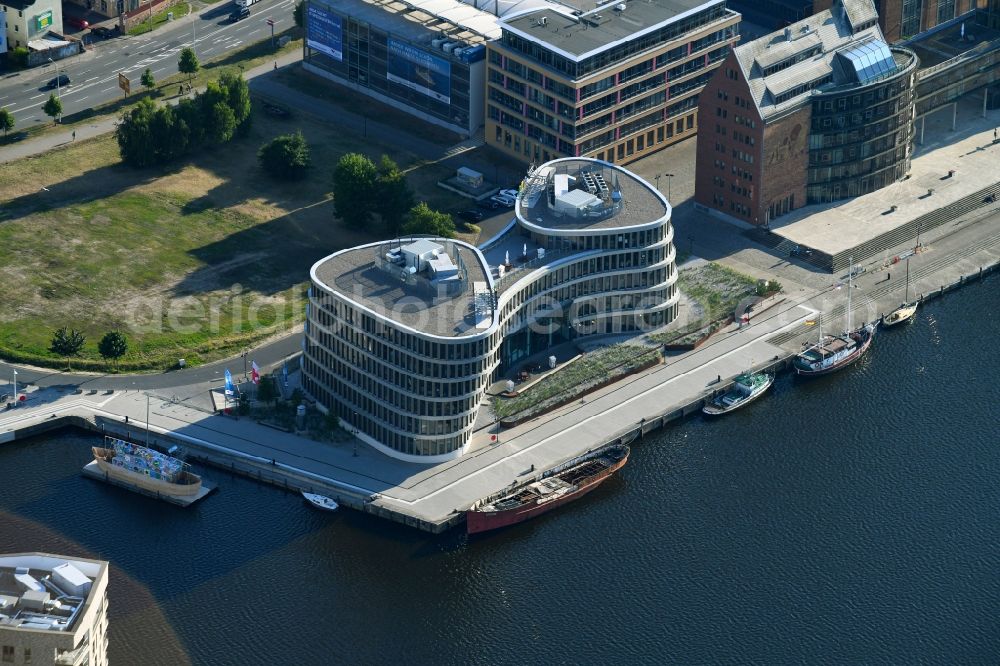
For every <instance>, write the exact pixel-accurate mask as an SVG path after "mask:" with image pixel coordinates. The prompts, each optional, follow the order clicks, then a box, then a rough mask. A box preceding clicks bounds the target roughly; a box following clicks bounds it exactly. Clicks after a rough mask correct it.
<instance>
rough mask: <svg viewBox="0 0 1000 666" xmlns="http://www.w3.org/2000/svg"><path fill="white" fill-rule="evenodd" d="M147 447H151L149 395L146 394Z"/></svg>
mask: <svg viewBox="0 0 1000 666" xmlns="http://www.w3.org/2000/svg"><path fill="white" fill-rule="evenodd" d="M146 446H147V447H149V393H146Z"/></svg>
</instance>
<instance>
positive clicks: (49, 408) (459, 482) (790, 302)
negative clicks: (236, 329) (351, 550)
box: [0, 215, 1000, 530]
mask: <svg viewBox="0 0 1000 666" xmlns="http://www.w3.org/2000/svg"><path fill="white" fill-rule="evenodd" d="M938 234H939V236H937V237H931V238H929V239H928V248H927V250H926V251H925V252H922V253H921V254H919V255H917V256H916V257H915V258H914V259H913V260H912V261H911V295H912V294H920V293H923V294H927V293H930V292H932V291H936V290H937V289H938V288H940V287H941V286H945V285H950V284H953V283H955V282H958V281H959V280H960V278H961V277H962V276H968V275H975V274H976V272H977V270H978V268H979V267H981V266H990V265H993V264H996V263H997V262H1000V215H994V216H993V217H991V218H988V219H982V220H979V221H978V222H974V221H970V222H967V223H966V224H965V225H964V226H963V227H961V228H960V229H959V230H958V231H957V232H951V233H949V232H948V231H946V230H943V229H941V230H938ZM945 234H947V235H945ZM901 268H902V267H899V268H896V267H894V268H893V269H892V275H891V279H888V278H889V275H888V272H882V271H870V272H866V273H864V274H862V275H861V276H860V277H859V278H858V280H857V286H856V289H855V294H854V304H855V306H856V308H855V314H854V316H855V321H856V322H859V323H860V321H861V320H865V319H867V320H872V319H874V318H876V317H877V316H878V315H879V314H881V313H882V312H888V311H889V310H890V309H891V308H892V307H894V306H895V305H896V304H898V302H899V301H900V300H901V297H902V289H903V277H904V276H903V272H902V270H900V269H901ZM844 288H845V287H844V285H843V284H842V283H841V282H840V281H839V280H838V278H836V277H833V278H831V277H829V276H828V277H827V286H826V287H825V288H824V289H821V290H817V291H812V292H810V293H808V294H801V293H799V292H798V291H796V292H795V293H790V294H787V297H786V300H784V301H782V302H781V303H780V304H778V305H776V306H774V307H772V308H771V309H769V310H768V311H767V312H765V313H763V314H762V315H761V316H759V317H757V318H755V319H754V320H753V321H752V322H751V325H750V326H747V327H743V328H742V329H735V328H733V327H730V328H729V329H726V330H724V331H722V332H721V333H719V334H717V335H715V336H713V337H712V338H711V339H710V340H709V341H708V342H707V343H706V344H705V345H703V346H702V347H700V348H698V349H697V350H694V351H692V352H688V353H685V354H680V355H673V356H669V357H668V358H667V360H666V363H665V364H663V365H658V366H655V367H653V368H651V369H649V370H647V371H645V372H642V373H639V374H636V375H633V376H631V377H628V378H626V379H624V380H623V381H621V382H617V383H615V384H612V385H611V386H608V387H605V388H604V389H602V390H600V391H596V392H594V393H592V394H589V395H587V396H585V397H583V398H581V399H580V400H578V401H577V402H574V403H572V404H570V405H566V406H564V407H562V408H560V409H558V410H555V411H553V412H550V413H548V414H546V415H544V416H542V417H540V418H538V419H535V420H532V421H529V422H527V423H525V424H522V425H519V426H516V427H513V428H510V429H506V430H503V431H502V432H500V433H499V443H493V441H492V440H491V436H492V435H493V434H494V432H493V431H492V430H491V429H490V428H485V429H482V430H480V431H478V432H477V433H476V434H475V435H474V437H473V440H472V442H471V450H470V452H469V453H468V454H466V455H465V456H463V457H461V458H460V459H458V460H455V461H451V462H447V463H443V464H439V465H433V466H428V465H420V464H414V463H405V462H401V461H398V460H396V459H393V458H390V457H388V456H385V455H382V454H380V453H378V452H376V451H375V450H374V449H372V448H371V447H369V446H366V445H364V444H358V443H356V442H354V441H353V440H352V441H346V442H337V443H318V442H314V441H312V440H308V439H305V438H303V437H298V436H296V435H294V434H291V433H286V432H282V431H278V430H275V429H272V428H269V427H266V426H262V425H259V424H257V423H255V422H253V421H251V420H249V419H246V418H244V419H240V420H236V419H234V418H232V417H228V416H222V415H218V414H213V413H212V412H211V410H210V408H208V407H207V405H208V402H207V401H205V400H204V395H206V391H207V387H204V388H199V387H191V388H190V390H189V391H188V392H187V393H183V394H181V395H180V396H178V398H179V399H178V400H176V401H175V400H173V393H174V389H169V390H167V391H162V392H161V393H162V394H163V395H159V394H155V395H154V396H153V397H151V398H149V399H148V401H147V397H146V395H145V394H144V393H142V392H138V391H128V392H122V391H115V392H113V393H110V394H108V393H103V392H96V391H95V392H94V393H93V394H90V393H84V394H77V393H74V392H73V390H74V389H73V387H68V388H67V387H62V388H60V387H48V388H40V389H34V387H32V388H33V390H32V391H31V392H30V393H29V400H27V401H26V403H25V404H24V405H23V406H20V407H18V408H17V409H14V410H8V411H5V412H0V442H4V441H8V440H10V439H13V438H14V437H15V435H16V434H18V433H19V434H20V435H27V434H30V432H31V431H30V430H26V428H28V427H30V426H36V427H38V426H41V427H44V425H45V424H46V423H47V422H51V423H53V424H54V423H57V422H59V421H60V420H61V419H60V418H59V417H66V416H73V417H76V418H78V419H79V418H82V419H85V420H86V421H87V422H88V423H92V424H93V423H96V424H98V426H99V425H102V424H103V425H105V426H109V425H116V426H117V429H118V431H122V430H126V429H127V430H130V431H131V432H132V434H133V438H134V439H137V440H139V441H143V440H144V438H145V434H144V425H145V419H146V410H147V405H148V409H149V412H148V413H149V426H150V428H149V429H150V439H151V441H154V442H160V443H166V442H167V441H170V442H175V441H179V442H182V443H184V444H185V445H186V448H187V449H188V451H189V452H190V453H191V454H192V455H194V456H198V457H203V458H206V459H209V460H211V461H213V462H215V463H217V464H222V465H227V466H228V465H233V466H234V467H235V468H236V469H238V470H240V471H243V472H244V473H249V474H252V475H254V476H258V477H260V478H262V479H271V480H274V481H277V482H278V483H281V484H287V485H288V486H289V487H290V488H305V489H309V488H313V489H317V490H321V491H323V492H326V493H328V494H331V495H339V496H340V497H341V499H342V500H344V501H345V503H347V504H348V505H350V506H355V507H359V508H363V509H365V510H367V511H370V512H373V513H378V514H380V515H384V516H387V517H392V518H394V519H396V520H399V521H400V522H408V523H410V524H413V525H417V526H419V527H422V528H424V529H430V530H437V529H441V528H443V527H446V526H448V525H452V524H455V523H456V522H458V520H459V518H460V513H459V512H461V511H462V510H463V509H465V508H466V507H468V506H469V505H470V504H471V503H472V502H474V501H475V500H477V499H479V498H480V497H482V496H484V495H488V494H491V493H493V492H496V491H497V490H500V489H502V488H504V487H506V486H509V485H510V484H511V483H515V482H518V481H520V480H523V479H525V478H526V477H527V476H528V475H530V474H534V473H538V472H539V471H541V470H544V469H547V468H549V467H552V466H553V465H556V464H558V463H560V462H563V461H565V460H567V459H570V458H572V457H575V456H577V455H579V454H580V453H582V452H584V451H586V450H587V449H588V448H593V447H596V446H599V445H601V444H603V443H605V442H607V441H609V440H612V439H615V438H617V437H619V436H621V435H623V434H625V433H628V432H629V431H633V430H635V429H636V428H637V427H638V426H640V425H643V424H645V426H646V428H645V429H646V430H650V429H652V427H655V425H656V424H657V423H658V419H660V418H663V417H664V415H669V417H670V418H673V417H674V416H676V415H677V414H678V412H686V411H690V410H692V409H695V408H696V407H697V405H698V403H699V401H700V400H701V399H702V398H703V397H704V396H705V395H707V394H709V393H711V392H713V391H717V390H721V389H722V388H724V387H725V385H726V384H727V382H728V380H729V379H730V378H732V377H733V376H735V375H736V374H739V373H740V372H742V371H744V370H746V369H747V368H749V367H752V366H753V367H762V366H766V365H768V364H770V363H772V362H773V361H774V360H775V359H776V357H777V358H779V359H781V358H785V357H787V356H789V355H790V354H792V353H793V352H794V351H796V350H797V349H799V348H800V347H801V342H802V340H803V339H804V337H805V336H808V335H815V328H812V327H808V326H806V325H805V322H806V321H813V320H815V318H816V316H817V312H818V310H820V309H822V310H825V311H827V312H831V311H836V310H837V309H838V306H839V309H840V311H841V313H842V310H843V307H842V305H843V302H844V300H846V294H845V292H844ZM825 321H826V322H827V324H828V325H829V326H830V327H831V328H835V327H836V326H838V325H840V322H841V321H842V316H841V318H840V320H838V319H837V318H832V317H831V318H828V319H825ZM892 334H893V333H891V332H889V333H885V332H883V333H881V334H880V335H892ZM877 348H878V340H877V339H876V343H875V350H874V352H873V353H878V352H877ZM720 377H721V378H722V381H721V382H720V381H718V378H720ZM8 387H9V384H8V385H6V386H4V385H2V384H0V393H4V392H9V391H8ZM199 395H200V396H202V398H201V400H202V402H200V403H198V402H197V400H196V398H197V397H198V396H199ZM198 404H200V405H202V407H203V408H201V409H199V408H197V407H196V405H198ZM53 415H55V416H53ZM126 417H128V424H127V425H126V424H125V418H126ZM664 420H667V419H664ZM168 433H169V434H168ZM532 470H534V471H532ZM624 473H626V474H627V473H628V469H627V468H626V469H625V472H624ZM208 475H209V476H211V471H209V472H208ZM220 485H221V486H222V490H223V492H224V491H225V488H224V483H223V484H220ZM208 501H211V500H208Z"/></svg>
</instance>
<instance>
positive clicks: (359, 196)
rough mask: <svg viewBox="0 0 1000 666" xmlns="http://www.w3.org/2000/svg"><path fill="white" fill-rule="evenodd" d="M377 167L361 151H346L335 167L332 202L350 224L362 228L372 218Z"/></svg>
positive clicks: (338, 212) (339, 214) (338, 213)
mask: <svg viewBox="0 0 1000 666" xmlns="http://www.w3.org/2000/svg"><path fill="white" fill-rule="evenodd" d="M377 179H378V169H376V168H375V163H374V162H372V161H371V160H370V159H368V158H367V157H365V156H364V155H362V154H360V153H347V154H346V155H344V156H343V157H341V158H340V161H339V162H337V166H336V167H335V168H334V170H333V203H334V205H335V206H336V209H337V215H338V216H339V217H340V219H342V220H343V221H344V222H345V223H346V224H347V225H348V226H350V227H353V228H355V229H363V228H364V227H365V225H367V224H368V222H369V221H370V220H371V206H372V201H373V197H374V195H375V181H376V180H377Z"/></svg>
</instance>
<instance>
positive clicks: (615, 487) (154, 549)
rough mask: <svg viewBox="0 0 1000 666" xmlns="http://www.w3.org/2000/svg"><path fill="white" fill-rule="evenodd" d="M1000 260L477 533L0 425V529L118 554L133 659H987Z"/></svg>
mask: <svg viewBox="0 0 1000 666" xmlns="http://www.w3.org/2000/svg"><path fill="white" fill-rule="evenodd" d="M998 338H1000V279H998V278H997V277H992V278H988V279H986V280H985V281H983V282H981V283H976V284H972V285H969V286H967V287H964V288H962V289H960V290H958V291H956V292H955V293H953V294H949V295H947V296H946V297H944V298H942V299H938V300H935V301H933V302H930V303H928V304H926V305H925V306H924V307H923V308H922V309H921V310H920V311H919V312H918V314H917V319H916V321H914V322H912V323H911V324H907V325H903V326H900V327H897V328H894V329H889V330H882V331H881V332H880V333H879V335H878V336H877V338H876V340H875V344H874V345H873V348H872V350H871V351H870V352H869V354H868V355H867V356H866V357H865V358H864V359H862V361H860V362H859V363H858V364H856V365H855V366H853V367H851V368H849V369H847V370H845V371H842V372H840V373H837V374H834V375H831V376H829V377H824V378H819V379H813V380H808V381H803V380H799V379H797V378H795V377H793V376H791V375H788V374H786V375H783V376H780V377H779V378H778V380H777V381H776V383H775V386H774V387H773V389H772V392H771V394H770V395H767V396H765V397H763V398H761V399H760V400H758V401H757V402H755V403H754V404H753V405H751V406H750V407H748V408H747V409H745V410H742V411H739V412H736V413H734V414H731V415H728V416H726V417H723V418H720V419H717V420H712V421H709V420H706V419H703V418H702V417H701V416H698V417H694V418H690V419H687V420H684V421H682V422H680V423H678V424H675V425H673V426H671V427H669V428H667V429H665V430H663V431H661V432H658V433H655V434H653V435H649V436H647V437H646V439H645V440H644V441H641V442H636V443H634V444H633V449H632V456H631V458H630V460H629V463H628V465H626V466H625V467H624V468H623V469H622V471H621V473H619V474H618V475H617V476H615V477H614V478H612V479H610V480H609V481H608V482H606V483H605V484H604V485H602V486H601V487H600V488H599V489H597V490H596V491H594V492H593V493H591V494H590V495H588V496H587V497H586V498H584V499H581V500H580V501H578V502H576V503H573V504H570V505H567V506H565V507H563V508H562V509H560V510H559V511H557V512H553V513H551V514H548V515H546V516H543V517H541V518H538V519H536V520H534V521H531V522H529V523H525V524H522V525H518V526H515V527H512V528H509V529H506V530H503V531H501V532H498V533H495V534H491V535H485V536H481V537H479V538H475V539H471V540H469V539H466V537H465V536H464V535H463V534H461V533H460V531H458V530H456V531H452V532H450V533H446V534H444V535H441V536H431V535H427V534H425V533H422V532H418V531H416V530H412V529H408V528H405V527H402V526H399V525H395V524H390V523H387V522H383V521H380V520H378V519H375V518H371V517H368V516H365V515H361V514H358V513H356V512H352V511H341V512H338V513H335V514H329V513H323V512H319V511H316V510H313V509H311V508H310V507H309V506H307V505H306V504H305V502H304V501H303V500H302V498H301V497H299V496H298V495H295V494H293V493H286V492H284V491H282V490H280V489H276V488H273V487H269V486H264V485H259V484H257V483H255V482H253V481H250V480H248V479H244V478H240V477H234V476H231V475H229V474H227V473H225V472H222V471H220V470H217V469H198V470H196V471H199V472H200V473H202V474H204V475H205V476H207V477H208V478H209V479H211V480H213V481H215V482H217V483H218V485H219V487H220V491H219V492H218V493H216V494H214V495H212V496H211V497H209V498H208V499H206V500H205V501H203V502H201V503H200V504H198V505H196V506H194V507H192V508H190V509H181V508H178V507H174V506H171V505H168V504H165V503H162V502H157V501H156V500H154V499H150V498H147V497H142V496H139V495H135V494H132V493H129V492H128V491H126V490H123V489H121V488H116V487H112V486H109V485H106V484H103V483H99V482H96V481H92V480H89V479H86V478H84V477H82V476H81V474H80V469H81V467H82V466H83V465H84V464H85V463H86V462H87V461H88V460H90V449H89V447H90V446H91V445H94V444H95V443H97V442H96V439H97V438H95V437H94V436H92V435H89V434H86V433H82V432H78V431H62V432H59V433H57V434H53V435H47V436H44V437H40V438H36V439H33V440H27V441H19V442H14V443H10V444H4V445H0V472H2V475H0V478H2V483H0V552H22V551H36V550H41V551H53V552H57V553H66V554H76V555H84V556H93V557H100V558H103V559H107V560H110V561H111V563H112V570H111V576H112V579H111V582H110V587H109V598H110V610H109V619H110V627H109V639H110V645H109V656H110V659H111V663H112V664H114V665H115V666H119V665H122V664H128V665H131V664H143V665H148V664H167V665H173V664H187V663H190V664H212V665H214V664H302V665H308V664H317V665H320V664H335V663H338V664H398V663H406V664H424V663H427V664H525V663H530V664H554V663H559V664H607V663H649V664H654V663H655V664H660V663H687V664H690V663H705V662H729V663H731V662H754V663H790V662H791V663H892V664H902V663H917V662H921V663H932V664H935V663H941V664H944V663H966V664H996V663H1000V621H998V618H1000V426H998V417H997V415H998V413H1000V408H998V406H1000V353H998V352H997V346H996V341H997V339H998Z"/></svg>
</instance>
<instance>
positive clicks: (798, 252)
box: [788, 245, 813, 257]
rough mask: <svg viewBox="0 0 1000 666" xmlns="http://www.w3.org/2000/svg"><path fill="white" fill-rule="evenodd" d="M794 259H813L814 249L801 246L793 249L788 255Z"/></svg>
mask: <svg viewBox="0 0 1000 666" xmlns="http://www.w3.org/2000/svg"><path fill="white" fill-rule="evenodd" d="M788 254H789V255H790V256H792V257H811V256H813V251H812V249H810V248H808V247H803V246H801V245H796V246H795V247H793V248H792V251H791V252H789V253H788Z"/></svg>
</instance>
